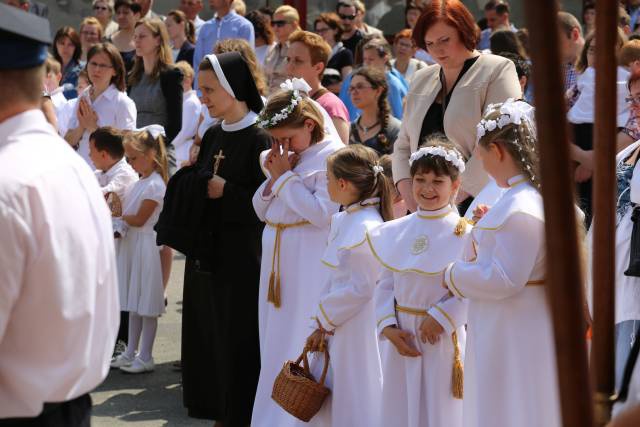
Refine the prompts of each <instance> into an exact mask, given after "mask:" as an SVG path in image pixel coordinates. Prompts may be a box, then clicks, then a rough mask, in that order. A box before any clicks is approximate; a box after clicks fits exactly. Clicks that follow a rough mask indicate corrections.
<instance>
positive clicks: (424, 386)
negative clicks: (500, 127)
mask: <svg viewBox="0 0 640 427" xmlns="http://www.w3.org/2000/svg"><path fill="white" fill-rule="evenodd" d="M410 164H411V177H412V188H413V196H414V199H415V200H416V202H417V203H418V211H417V212H415V213H413V214H411V215H408V216H405V217H403V218H400V219H397V220H394V221H390V222H387V223H384V224H383V225H381V226H380V227H377V228H376V229H374V230H372V231H370V232H369V233H368V235H367V238H368V243H369V246H370V248H371V251H372V252H373V255H374V256H375V257H376V259H377V260H378V262H379V263H380V265H381V266H382V267H384V270H383V272H382V274H381V276H380V279H379V280H378V287H377V288H376V307H377V310H376V311H377V313H376V315H377V326H378V331H379V332H380V335H381V337H383V339H385V338H386V339H387V340H389V341H390V342H391V343H392V344H393V346H394V347H395V350H397V353H399V355H400V357H401V358H402V360H397V359H398V356H397V355H391V354H389V355H388V357H387V359H386V361H385V362H386V364H385V366H384V370H383V377H384V384H383V402H382V406H381V409H382V411H381V423H380V425H396V423H400V424H397V425H403V426H407V427H437V426H444V425H446V426H449V427H460V426H462V400H461V399H462V391H463V390H462V360H463V357H464V344H465V337H466V332H465V328H464V325H465V323H466V321H467V302H466V301H465V300H463V299H462V298H455V297H450V295H449V293H448V292H447V290H445V289H443V288H442V286H441V283H442V282H441V275H442V272H443V271H444V269H445V268H446V267H447V266H448V265H449V263H450V262H451V261H453V260H456V259H458V258H459V257H460V256H462V253H463V250H464V246H465V242H466V241H467V240H468V236H469V232H470V230H471V226H470V225H469V223H468V222H467V221H466V220H465V219H464V218H461V217H460V215H459V214H458V211H457V209H456V208H455V206H454V205H453V202H454V200H455V198H456V193H457V191H458V188H459V187H460V184H461V175H462V173H463V172H464V169H465V166H464V159H463V157H462V155H461V154H460V152H459V151H458V150H457V149H456V148H455V146H454V145H453V144H452V143H450V142H449V141H448V140H446V138H444V137H433V138H431V139H429V140H428V141H427V143H426V144H425V145H424V146H423V147H422V148H420V149H419V150H418V151H416V152H415V153H414V154H412V155H411V160H410Z"/></svg>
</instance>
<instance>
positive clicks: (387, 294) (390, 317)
mask: <svg viewBox="0 0 640 427" xmlns="http://www.w3.org/2000/svg"><path fill="white" fill-rule="evenodd" d="M374 301H375V304H376V327H377V328H378V334H379V338H380V339H386V338H384V336H383V335H382V331H383V330H384V328H386V327H387V326H393V325H397V324H398V319H397V318H396V307H395V299H394V296H393V272H391V271H390V270H387V269H386V268H385V269H383V270H382V273H381V274H380V278H379V279H378V283H377V286H376V290H375V292H374Z"/></svg>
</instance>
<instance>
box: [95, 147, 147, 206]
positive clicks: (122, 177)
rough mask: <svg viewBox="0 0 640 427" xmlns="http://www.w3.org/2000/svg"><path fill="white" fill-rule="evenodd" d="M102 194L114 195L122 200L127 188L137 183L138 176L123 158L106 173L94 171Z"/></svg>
mask: <svg viewBox="0 0 640 427" xmlns="http://www.w3.org/2000/svg"><path fill="white" fill-rule="evenodd" d="M95 174H96V178H98V184H100V187H101V189H102V194H105V195H106V194H107V193H116V194H117V195H118V197H119V198H120V199H121V200H123V199H124V194H125V191H126V190H127V188H128V187H129V186H130V185H131V184H133V183H134V182H137V181H138V174H137V173H136V171H134V170H133V168H132V167H131V166H130V165H129V163H127V161H126V160H125V158H124V157H123V158H122V159H120V160H119V161H118V163H116V164H115V165H113V166H111V168H110V169H109V170H108V171H101V170H96V171H95Z"/></svg>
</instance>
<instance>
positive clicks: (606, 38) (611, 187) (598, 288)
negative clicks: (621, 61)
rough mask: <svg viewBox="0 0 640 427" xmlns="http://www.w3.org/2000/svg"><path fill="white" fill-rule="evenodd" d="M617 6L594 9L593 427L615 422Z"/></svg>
mask: <svg viewBox="0 0 640 427" xmlns="http://www.w3.org/2000/svg"><path fill="white" fill-rule="evenodd" d="M617 21H618V2H616V1H598V2H597V3H596V28H597V31H596V38H595V43H596V98H595V103H596V105H595V124H594V133H593V135H594V144H593V146H594V157H595V159H594V163H595V171H594V176H593V212H594V217H593V221H594V222H593V341H592V343H593V346H592V350H591V357H592V359H591V368H592V375H593V379H594V386H595V396H594V399H595V402H594V403H595V423H596V425H597V426H603V425H605V424H606V423H607V422H608V421H609V419H610V418H611V405H612V403H611V395H612V394H613V393H614V387H615V367H614V363H615V359H614V342H613V341H614V323H615V239H614V236H615V233H616V231H615V206H616V172H615V157H616V104H617V103H616V95H617V91H616V74H617V70H616V50H615V44H616V39H617V29H618V22H617Z"/></svg>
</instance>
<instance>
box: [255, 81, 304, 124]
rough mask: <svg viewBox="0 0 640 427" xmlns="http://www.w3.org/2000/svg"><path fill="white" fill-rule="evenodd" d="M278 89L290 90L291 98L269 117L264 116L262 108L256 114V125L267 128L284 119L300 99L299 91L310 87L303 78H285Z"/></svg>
mask: <svg viewBox="0 0 640 427" xmlns="http://www.w3.org/2000/svg"><path fill="white" fill-rule="evenodd" d="M280 89H282V90H289V91H292V93H291V100H290V101H289V104H288V105H287V106H286V107H284V108H283V109H282V110H280V112H278V113H275V114H274V115H273V116H271V117H266V115H265V111H264V110H263V111H262V112H261V113H260V115H259V116H258V126H259V127H261V128H263V129H267V128H270V127H273V126H275V125H276V124H278V123H279V122H281V121H283V120H285V119H286V118H287V117H289V114H291V113H292V112H293V110H294V109H295V108H296V106H297V105H298V104H299V103H300V101H302V95H301V94H300V93H301V92H306V93H309V91H310V90H311V87H310V86H309V85H308V84H307V82H306V81H304V79H297V78H294V79H287V80H286V81H285V82H284V83H281V84H280Z"/></svg>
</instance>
